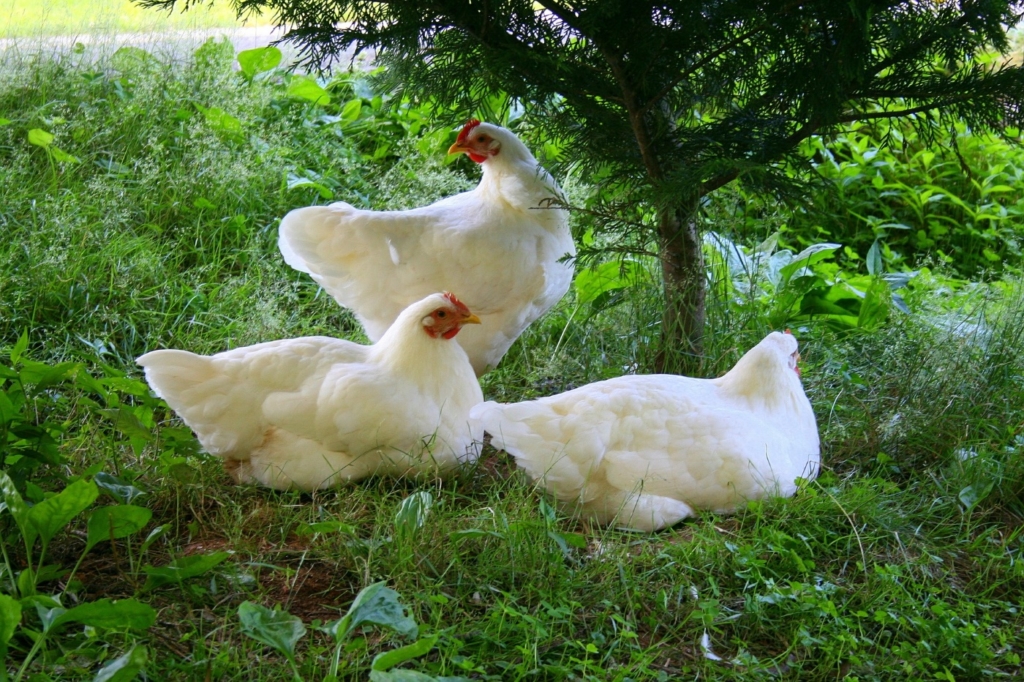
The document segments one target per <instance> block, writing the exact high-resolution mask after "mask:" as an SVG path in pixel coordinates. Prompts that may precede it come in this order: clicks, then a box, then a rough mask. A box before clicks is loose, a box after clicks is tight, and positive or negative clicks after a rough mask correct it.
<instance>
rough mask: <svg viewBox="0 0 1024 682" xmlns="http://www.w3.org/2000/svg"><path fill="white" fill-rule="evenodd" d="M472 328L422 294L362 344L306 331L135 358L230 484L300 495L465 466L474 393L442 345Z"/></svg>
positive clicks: (450, 299) (465, 369) (472, 444)
mask: <svg viewBox="0 0 1024 682" xmlns="http://www.w3.org/2000/svg"><path fill="white" fill-rule="evenodd" d="M479 321H480V320H479V319H478V318H477V316H476V315H473V314H471V313H470V311H469V309H468V308H466V306H465V305H463V304H462V303H461V302H460V301H459V300H458V299H457V298H455V296H453V295H452V294H447V293H445V294H432V295H430V296H427V297H426V298H424V299H423V300H422V301H418V302H416V303H413V304H412V305H410V306H409V307H408V308H406V309H405V310H404V311H403V312H402V314H401V315H399V316H398V319H397V320H395V323H394V324H393V325H391V328H390V329H388V331H387V332H386V333H385V334H384V335H383V336H382V337H381V339H380V341H378V342H377V343H376V344H374V345H372V346H361V345H359V344H356V343H352V342H350V341H344V340H340V339H332V338H327V337H322V336H313V337H308V338H300V339H286V340H283V341H271V342H269V343H261V344H258V345H255V346H248V347H246V348H237V349H235V350H230V351H226V352H224V353H218V354H217V355H214V356H210V357H207V356H203V355H195V354H193V353H189V352H187V351H182V350H157V351H153V352H151V353H146V354H145V355H143V356H142V357H140V358H138V360H137V362H138V363H139V364H140V365H142V366H143V367H145V368H146V380H147V381H148V382H149V385H150V386H152V388H153V390H154V391H155V392H156V393H157V395H159V396H160V397H161V398H163V399H164V400H166V401H167V403H168V404H169V405H170V406H171V407H172V408H173V409H174V411H175V412H177V413H178V414H179V415H180V416H181V418H182V419H183V420H184V421H185V423H186V424H188V425H189V426H190V427H191V428H192V430H193V431H195V432H196V435H197V436H198V437H199V441H200V442H201V443H202V444H203V447H204V448H206V450H207V452H210V453H212V454H215V455H218V456H220V457H222V458H223V459H224V467H225V468H226V469H227V470H228V472H229V473H230V474H231V475H232V476H233V477H234V478H235V480H236V481H237V482H239V483H244V482H254V481H258V482H260V483H263V484H265V485H268V486H270V487H272V488H277V489H279V490H287V489H295V490H305V491H309V490H316V489H319V488H325V487H328V486H331V485H336V484H339V483H344V482H347V481H355V480H359V479H361V478H364V477H366V476H370V475H371V474H389V475H393V476H403V475H414V474H419V473H434V472H437V473H442V474H443V473H445V472H447V471H449V470H450V469H452V468H453V467H455V466H456V465H458V464H459V463H461V462H464V461H471V460H474V459H476V457H477V455H478V454H479V450H478V448H479V443H478V441H480V440H481V436H482V435H483V434H482V432H481V431H480V430H479V429H478V428H475V427H471V426H470V425H469V409H470V408H471V407H472V406H474V405H476V404H478V403H480V402H481V401H482V400H483V395H482V394H481V392H480V385H479V383H477V379H476V376H475V375H474V374H473V369H472V367H471V366H470V364H469V360H468V358H467V357H466V353H465V352H464V351H463V350H462V348H460V347H459V344H458V342H457V341H454V340H453V339H454V337H455V335H456V334H458V333H459V330H460V329H461V328H462V325H464V324H475V323H479Z"/></svg>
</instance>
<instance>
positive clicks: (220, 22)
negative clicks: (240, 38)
mask: <svg viewBox="0 0 1024 682" xmlns="http://www.w3.org/2000/svg"><path fill="white" fill-rule="evenodd" d="M241 25H243V24H242V22H240V21H239V20H238V19H237V17H236V16H235V12H234V10H233V9H232V8H231V6H230V5H229V4H228V3H226V2H223V3H214V4H209V3H207V4H205V5H202V6H199V7H196V8H194V9H192V10H190V11H188V12H181V11H177V12H173V13H167V12H157V11H154V10H148V9H143V8H142V7H139V6H138V5H136V4H134V3H132V2H131V0H41V1H39V2H35V1H33V0H5V2H4V3H3V4H2V5H0V38H33V37H41V36H65V35H88V34H110V33H141V32H156V31H189V30H196V29H211V28H236V27H239V26H241ZM244 25H245V26H248V27H253V26H259V25H269V22H268V21H267V20H266V19H264V18H261V17H247V19H246V22H245V24H244Z"/></svg>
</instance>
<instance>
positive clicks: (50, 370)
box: [21, 360, 82, 394]
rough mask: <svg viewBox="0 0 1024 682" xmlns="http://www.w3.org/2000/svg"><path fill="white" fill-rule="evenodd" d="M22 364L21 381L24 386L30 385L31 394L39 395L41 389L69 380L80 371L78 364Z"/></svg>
mask: <svg viewBox="0 0 1024 682" xmlns="http://www.w3.org/2000/svg"><path fill="white" fill-rule="evenodd" d="M22 364H23V367H22V370H21V381H22V383H23V384H25V385H28V384H31V385H32V393H33V394H39V393H40V392H41V391H43V389H46V388H49V387H50V386H56V385H57V384H59V383H62V382H64V381H66V380H68V379H70V378H71V377H73V376H75V375H77V374H78V372H79V371H80V370H81V369H82V363H80V362H60V363H57V364H56V365H47V364H46V363H44V362H31V361H29V360H26V361H25V362H24V363H22Z"/></svg>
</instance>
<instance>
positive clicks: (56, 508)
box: [28, 479, 100, 546]
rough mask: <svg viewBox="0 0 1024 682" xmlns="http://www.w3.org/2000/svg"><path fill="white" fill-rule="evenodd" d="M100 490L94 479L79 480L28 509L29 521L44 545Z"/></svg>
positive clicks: (91, 500)
mask: <svg viewBox="0 0 1024 682" xmlns="http://www.w3.org/2000/svg"><path fill="white" fill-rule="evenodd" d="M99 493H100V491H99V489H98V488H97V487H96V484H95V483H93V482H92V481H86V480H84V479H83V480H78V481H75V482H74V483H72V484H71V485H69V486H68V487H66V488H64V490H62V491H60V493H58V494H57V495H54V496H53V497H51V498H49V499H47V500H43V501H42V502H40V503H39V504H37V505H36V506H34V507H32V508H31V509H29V510H28V521H29V523H31V524H32V526H33V527H34V528H35V529H36V531H38V533H39V537H40V538H41V539H42V541H43V546H46V545H47V544H49V542H50V540H51V539H53V536H54V535H56V534H57V532H58V531H60V529H61V528H63V527H64V526H66V525H68V523H69V522H70V521H71V519H73V518H75V517H76V516H78V515H79V514H81V513H82V512H83V511H85V510H86V508H88V506H89V505H90V504H92V503H93V501H95V499H96V497H97V496H98V495H99Z"/></svg>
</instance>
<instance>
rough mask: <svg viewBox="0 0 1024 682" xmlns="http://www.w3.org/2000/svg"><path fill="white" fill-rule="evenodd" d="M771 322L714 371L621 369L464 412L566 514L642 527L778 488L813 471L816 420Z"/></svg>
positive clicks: (792, 352) (787, 339) (784, 490)
mask: <svg viewBox="0 0 1024 682" xmlns="http://www.w3.org/2000/svg"><path fill="white" fill-rule="evenodd" d="M796 358H797V343H796V340H795V339H794V338H793V337H792V336H791V335H788V334H781V333H778V332H774V333H772V334H770V335H769V336H768V337H766V338H765V339H764V340H763V341H761V343H759V344H758V345H757V346H755V347H754V348H753V349H751V350H750V351H748V352H747V354H746V355H744V356H743V357H742V358H741V359H740V361H739V362H738V363H737V364H736V366H735V367H733V369H732V370H730V371H729V372H728V373H727V374H725V375H724V376H722V377H719V378H718V379H710V380H709V379H692V378H688V377H681V376H674V375H648V376H623V377H619V378H616V379H610V380H607V381H601V382H597V383H594V384H589V385H586V386H582V387H580V388H577V389H575V390H572V391H568V392H566V393H562V394H559V395H555V396H551V397H547V398H541V399H539V400H533V401H529V402H523V403H513V404H507V405H501V404H498V403H493V402H486V403H483V404H481V405H479V406H477V407H475V408H474V409H473V410H472V411H471V413H470V418H471V419H472V420H473V421H474V423H475V424H477V425H478V428H480V427H482V428H483V429H485V430H486V431H487V432H489V433H490V434H491V437H492V443H493V444H494V446H495V447H496V448H499V449H503V450H505V451H506V452H508V453H510V454H511V455H513V456H514V457H515V458H516V462H517V463H518V464H519V466H520V467H522V468H523V469H524V470H525V471H526V472H527V473H528V474H529V475H530V477H531V478H533V479H534V480H536V481H540V482H542V483H543V485H544V486H545V487H546V489H547V491H548V492H549V493H550V494H552V495H553V496H554V497H555V498H556V499H557V500H558V502H559V504H560V505H561V506H562V507H563V508H564V509H566V510H567V511H569V512H570V513H580V514H581V515H582V516H584V517H586V518H589V519H591V520H593V521H596V522H598V523H601V524H612V523H614V524H615V525H617V526H619V527H626V528H633V529H637V530H644V531H653V530H657V529H659V528H663V527H665V526H670V525H672V524H675V523H677V522H678V521H680V520H681V519H683V518H686V517H687V516H690V515H691V514H692V513H693V510H694V509H711V510H714V511H717V512H730V511H734V510H735V509H736V507H737V505H740V504H743V503H744V502H745V501H746V500H750V499H756V498H761V497H765V496H767V495H783V496H790V495H792V494H793V493H794V492H795V491H796V479H797V478H798V477H803V478H806V479H813V478H814V477H816V476H817V474H818V465H819V452H820V448H819V441H818V428H817V424H816V422H815V418H814V412H813V411H812V410H811V405H810V402H809V401H808V400H807V396H806V394H805V393H804V390H803V386H802V384H801V382H800V376H799V374H798V372H797V370H796Z"/></svg>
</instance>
